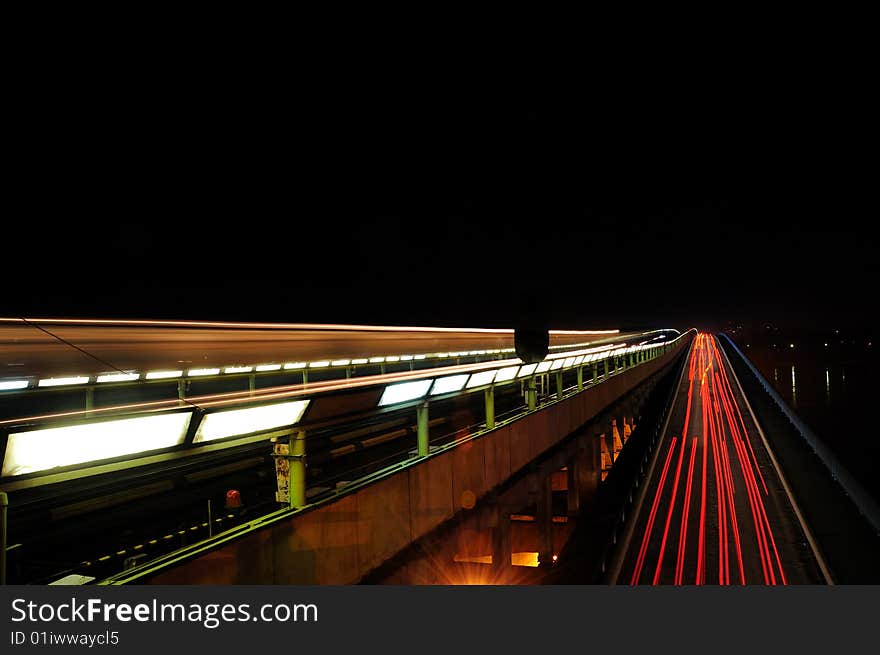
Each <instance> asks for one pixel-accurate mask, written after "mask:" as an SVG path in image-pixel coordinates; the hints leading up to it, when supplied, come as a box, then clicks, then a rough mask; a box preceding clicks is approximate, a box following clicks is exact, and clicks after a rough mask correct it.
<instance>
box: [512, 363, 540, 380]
mask: <svg viewBox="0 0 880 655" xmlns="http://www.w3.org/2000/svg"><path fill="white" fill-rule="evenodd" d="M536 370H538V365H537V364H526V365H525V366H523V367H522V368H520V369H519V373H517V376H516V377H518V378H525V377H528V376H530V375H532V374H533V373H534V372H535V371H536Z"/></svg>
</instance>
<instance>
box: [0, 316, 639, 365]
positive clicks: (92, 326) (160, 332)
mask: <svg viewBox="0 0 880 655" xmlns="http://www.w3.org/2000/svg"><path fill="white" fill-rule="evenodd" d="M638 334H640V333H618V332H616V331H612V332H610V333H609V332H607V331H606V332H604V333H603V332H602V331H551V337H550V343H551V346H554V345H565V344H581V343H590V344H593V345H600V344H604V343H612V342H614V343H616V342H621V341H626V340H627V339H631V338H634V337H635V336H637V335H638ZM513 336H514V335H513V330H503V329H498V330H491V329H478V328H462V329H452V328H410V327H401V328H396V327H383V326H342V325H307V324H256V323H206V322H182V321H177V322H172V321H140V322H137V321H100V320H89V321H86V320H82V321H74V320H72V319H27V322H25V321H23V320H21V319H0V378H12V377H49V376H65V375H97V374H100V373H106V372H108V371H112V370H113V369H118V370H122V371H129V370H132V371H148V370H162V369H180V368H190V367H206V368H209V367H225V366H236V365H244V366H254V365H259V364H266V363H282V362H296V361H318V360H323V359H328V360H333V359H355V358H369V357H374V356H388V355H415V354H428V353H437V352H450V351H452V352H461V351H473V350H495V349H504V348H513V347H514V340H513Z"/></svg>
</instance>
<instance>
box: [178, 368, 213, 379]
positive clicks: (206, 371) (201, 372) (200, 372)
mask: <svg viewBox="0 0 880 655" xmlns="http://www.w3.org/2000/svg"><path fill="white" fill-rule="evenodd" d="M186 374H187V376H189V377H191V378H196V377H202V376H205V375H219V374H220V369H219V368H193V369H190V370H189V371H187V372H186Z"/></svg>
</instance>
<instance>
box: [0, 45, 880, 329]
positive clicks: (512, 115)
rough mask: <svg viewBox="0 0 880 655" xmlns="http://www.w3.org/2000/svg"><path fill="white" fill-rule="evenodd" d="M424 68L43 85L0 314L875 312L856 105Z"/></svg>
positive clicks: (493, 318) (734, 90) (510, 318)
mask: <svg viewBox="0 0 880 655" xmlns="http://www.w3.org/2000/svg"><path fill="white" fill-rule="evenodd" d="M141 72H142V73H143V71H141ZM418 73H419V74H418V75H414V74H413V71H410V70H406V71H401V72H400V73H399V74H397V73H396V72H395V71H393V70H392V71H390V72H389V71H387V70H380V69H377V68H369V67H367V65H364V66H363V67H362V68H358V67H356V66H355V67H349V68H347V69H346V70H345V72H344V73H342V72H338V74H334V75H315V76H314V78H313V76H311V75H305V76H297V77H295V78H292V79H291V80H288V81H285V82H284V83H281V82H280V81H279V80H277V79H269V78H268V77H260V76H259V75H250V74H248V75H245V74H242V73H240V72H239V73H235V72H231V71H228V70H226V71H223V74H222V75H221V74H220V73H216V74H213V75H199V76H197V77H198V80H199V81H198V82H194V81H193V79H196V78H194V77H189V76H187V75H184V74H181V75H180V76H179V77H180V79H177V78H171V79H170V80H163V79H162V78H161V76H151V77H137V72H136V71H135V72H133V73H132V75H134V76H135V78H132V79H131V80H129V78H127V77H126V78H124V79H121V80H117V83H116V84H115V85H113V86H112V87H108V86H107V84H106V81H107V80H105V79H99V78H97V77H96V78H94V79H90V80H87V81H83V80H82V79H77V80H72V79H71V78H70V77H69V76H67V75H66V73H65V71H59V72H58V73H57V77H55V78H54V79H53V80H49V81H48V82H47V83H48V84H50V85H51V84H53V83H54V84H56V85H57V94H54V95H52V97H54V98H55V99H56V100H57V101H58V102H54V103H53V102H45V101H36V100H34V101H33V102H32V104H28V102H29V101H24V102H25V106H24V107H23V110H24V111H23V113H24V114H27V121H26V123H25V124H26V126H27V128H26V129H24V130H23V132H22V135H23V143H24V145H23V146H22V148H21V150H20V151H19V152H17V153H16V155H15V157H14V164H15V165H14V166H13V170H12V171H11V173H10V174H9V176H8V178H7V183H8V185H9V188H10V190H11V191H10V193H11V197H10V198H9V200H8V201H7V203H5V204H6V206H7V210H6V212H5V214H6V216H5V219H4V226H3V228H2V229H3V245H2V252H3V262H4V285H3V293H2V296H0V314H2V315H4V316H16V315H30V316H47V315H52V316H61V315H77V316H94V317H132V318H135V317H137V318H198V319H230V320H254V321H291V322H301V321H302V322H313V321H320V322H324V321H332V322H337V321H338V322H357V323H390V324H404V325H406V324H435V325H452V326H456V325H466V326H488V327H492V326H498V327H506V326H513V325H518V324H521V323H524V322H530V323H543V324H547V325H549V326H550V327H569V328H579V327H580V328H589V327H638V326H673V327H689V326H691V325H698V326H701V327H722V326H724V325H726V324H727V323H728V322H729V321H758V322H761V321H774V322H778V323H783V324H785V323H790V324H795V325H799V324H810V325H817V326H820V325H821V326H827V327H836V326H840V325H860V326H864V325H866V324H869V323H871V322H872V321H873V318H874V314H875V312H876V308H875V304H876V296H877V292H876V288H877V285H878V282H880V264H878V261H877V260H878V238H877V231H876V228H875V227H874V226H873V223H874V221H875V219H876V195H875V191H874V190H873V186H874V185H875V181H874V180H873V179H870V177H869V176H870V173H871V172H873V171H869V168H868V165H867V164H866V163H865V162H866V158H865V155H866V154H868V153H867V150H866V148H867V144H864V145H863V130H864V126H865V124H866V123H867V120H868V110H867V109H865V108H863V107H864V105H863V104H862V103H861V100H862V99H863V98H861V97H859V96H860V94H862V93H863V92H861V91H847V90H846V89H843V90H841V89H838V94H837V95H836V96H834V98H835V99H834V101H833V102H828V101H825V100H822V98H821V97H819V96H820V95H821V94H817V92H816V87H815V86H810V84H813V82H815V80H813V81H811V80H808V79H807V78H806V77H802V78H801V77H797V76H792V75H788V76H786V82H785V83H784V84H782V83H777V81H774V79H775V78H773V76H768V77H767V78H766V79H762V80H759V81H755V82H754V84H753V83H752V82H748V81H744V80H743V79H740V78H736V79H732V78H728V77H725V76H724V75H723V74H721V73H718V74H717V75H716V76H714V77H708V76H706V75H705V73H704V72H703V73H700V74H699V75H696V74H695V76H694V77H693V78H686V79H681V80H678V81H676V82H672V81H670V79H669V76H668V75H666V74H665V73H662V72H661V71H651V70H643V71H640V72H639V74H638V75H635V74H634V75H629V76H610V77H609V78H608V79H603V78H602V76H601V75H597V74H593V73H590V74H589V75H587V74H585V75H584V76H583V77H581V78H571V77H567V76H564V75H562V74H559V75H556V76H554V75H553V74H552V73H549V72H547V71H546V70H544V69H537V68H535V67H534V66H532V67H529V66H525V67H524V68H516V69H515V70H512V71H508V72H500V68H496V67H494V66H488V67H479V68H478V69H477V70H475V71H471V72H470V75H469V76H468V79H467V80H464V79H463V78H462V77H459V76H457V75H454V74H452V73H450V72H448V71H445V70H444V69H443V64H442V62H439V63H437V64H436V65H435V67H433V68H431V69H430V70H419V71H418ZM134 79H137V81H136V82H135V81H133V80H134ZM847 88H849V87H847ZM852 88H855V87H852ZM66 92H70V93H66ZM50 95H51V94H50ZM823 97H824V96H823ZM61 99H64V103H61V102H60V101H61ZM42 100H45V99H42ZM872 153H873V151H872ZM873 156H874V155H873V154H871V157H873ZM865 221H867V222H868V223H869V225H866V224H865Z"/></svg>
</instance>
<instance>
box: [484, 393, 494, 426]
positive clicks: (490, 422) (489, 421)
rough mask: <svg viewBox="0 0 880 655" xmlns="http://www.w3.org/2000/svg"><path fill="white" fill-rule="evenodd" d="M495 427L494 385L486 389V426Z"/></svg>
mask: <svg viewBox="0 0 880 655" xmlns="http://www.w3.org/2000/svg"><path fill="white" fill-rule="evenodd" d="M494 427H495V387H491V386H490V387H489V388H488V389H486V428H488V429H489V430H491V429H492V428H494Z"/></svg>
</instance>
